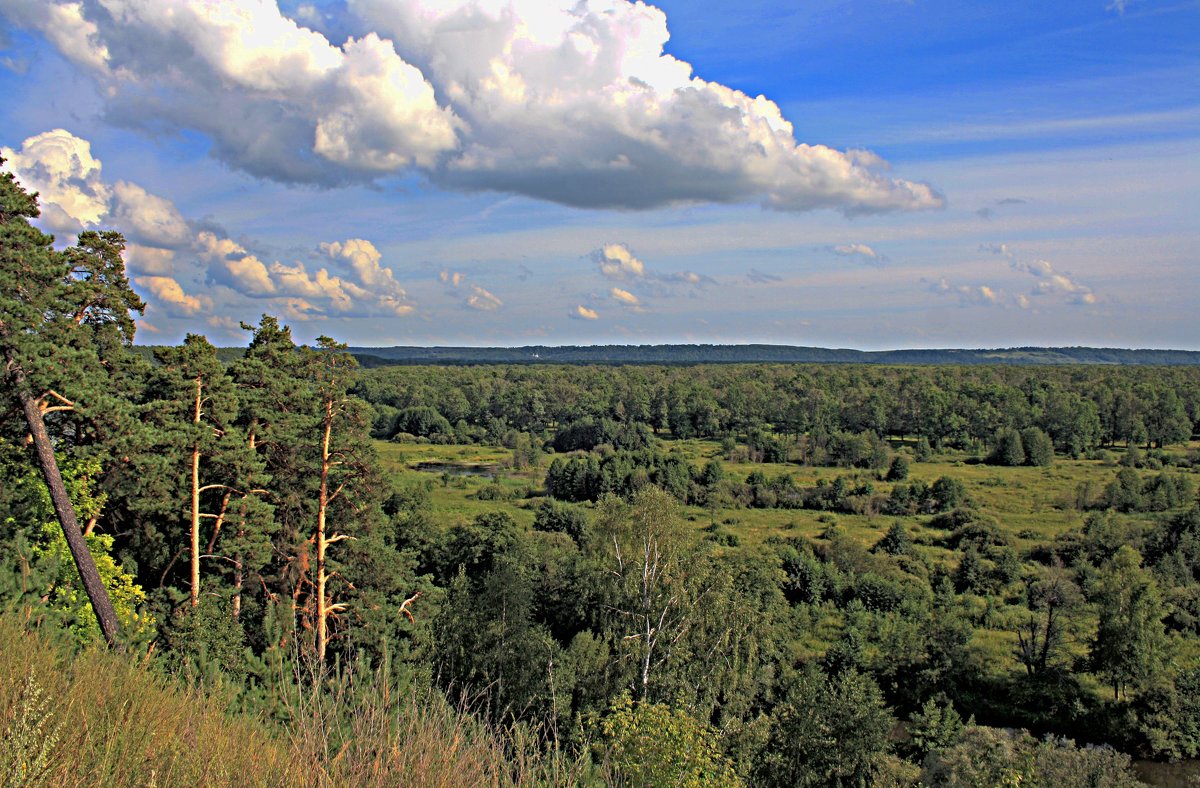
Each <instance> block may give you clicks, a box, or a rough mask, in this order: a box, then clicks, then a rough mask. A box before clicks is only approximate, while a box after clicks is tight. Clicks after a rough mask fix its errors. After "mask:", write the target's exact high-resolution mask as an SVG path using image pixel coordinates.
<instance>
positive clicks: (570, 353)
mask: <svg viewBox="0 0 1200 788" xmlns="http://www.w3.org/2000/svg"><path fill="white" fill-rule="evenodd" d="M350 352H351V353H352V354H353V355H354V356H355V357H356V358H357V359H358V360H359V362H360V363H361V364H362V365H363V366H365V367H377V366H389V365H393V364H749V363H756V362H767V363H786V364H1028V365H1060V364H1130V365H1162V366H1195V365H1200V352H1198V351H1194V350H1141V349H1138V350H1130V349H1126V348H1092V347H1017V348H1002V349H995V350H955V349H931V350H874V351H871V350H852V349H847V348H819V347H799V346H793V345H762V344H758V345H563V346H558V347H551V346H545V345H529V346H526V347H512V348H505V347H415V346H396V347H351V348H350Z"/></svg>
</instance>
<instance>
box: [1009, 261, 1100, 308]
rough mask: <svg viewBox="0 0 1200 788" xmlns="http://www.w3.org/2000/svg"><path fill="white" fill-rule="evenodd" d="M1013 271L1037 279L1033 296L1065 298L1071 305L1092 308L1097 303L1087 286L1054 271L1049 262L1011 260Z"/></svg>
mask: <svg viewBox="0 0 1200 788" xmlns="http://www.w3.org/2000/svg"><path fill="white" fill-rule="evenodd" d="M1009 264H1010V265H1011V266H1012V268H1013V270H1015V271H1020V272H1022V273H1026V274H1029V275H1030V276H1032V277H1034V278H1036V279H1037V280H1038V281H1037V284H1036V285H1034V288H1033V292H1032V293H1031V295H1034V296H1052V295H1058V296H1065V297H1066V298H1067V300H1068V301H1069V302H1070V303H1073V304H1080V305H1085V306H1090V305H1091V304H1095V303H1096V300H1097V299H1096V294H1095V293H1093V292H1092V289H1091V288H1090V287H1088V286H1087V285H1085V284H1082V283H1080V282H1078V281H1076V280H1075V279H1072V278H1071V277H1070V276H1068V275H1067V274H1064V273H1062V272H1060V271H1056V270H1054V266H1053V265H1052V264H1051V263H1050V261H1048V260H1033V261H1032V262H1022V261H1018V260H1011V261H1010V263H1009Z"/></svg>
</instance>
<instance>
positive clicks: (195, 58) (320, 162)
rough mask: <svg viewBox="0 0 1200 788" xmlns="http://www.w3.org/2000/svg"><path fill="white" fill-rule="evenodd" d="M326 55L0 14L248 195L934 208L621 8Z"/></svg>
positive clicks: (217, 2) (94, 7) (252, 16)
mask: <svg viewBox="0 0 1200 788" xmlns="http://www.w3.org/2000/svg"><path fill="white" fill-rule="evenodd" d="M346 5H347V10H346V11H345V12H344V18H342V19H339V28H340V29H348V30H350V35H348V36H345V37H344V40H331V36H330V35H327V34H325V33H323V32H320V31H319V30H316V29H312V28H311V27H309V26H306V23H305V22H302V21H299V20H300V19H301V18H304V19H315V18H316V17H317V16H318V15H314V14H312V13H311V9H310V11H309V13H306V14H303V15H298V16H297V18H296V19H293V18H290V17H288V16H286V15H284V14H283V13H282V12H281V11H280V9H279V7H278V6H277V5H276V4H275V2H273V1H272V0H0V13H4V14H5V15H6V16H7V17H8V18H9V19H10V20H11V21H12V22H13V23H15V24H16V25H18V26H21V27H25V28H30V29H36V30H38V31H40V32H41V33H42V34H43V35H44V36H45V37H46V38H47V40H49V41H50V42H51V43H53V44H54V46H56V47H57V48H58V50H59V51H60V52H61V53H62V54H63V55H64V56H65V57H66V58H68V59H70V60H71V61H72V62H73V63H75V64H76V65H77V66H78V67H79V68H80V69H82V70H84V71H86V72H87V73H89V74H91V75H93V76H94V77H95V78H96V79H97V80H98V81H99V82H100V84H101V86H102V88H103V90H102V92H103V94H104V95H105V97H106V98H105V100H106V101H107V109H108V113H109V117H110V118H111V119H113V120H114V121H116V122H122V123H125V124H129V125H134V126H138V125H143V126H145V127H147V128H148V129H153V130H159V129H162V128H163V127H164V126H165V127H167V128H179V129H192V130H197V131H200V132H202V133H204V134H205V135H207V136H208V137H209V138H211V140H212V141H213V143H214V153H215V155H217V156H218V157H220V158H221V159H222V160H224V161H226V162H228V163H229V164H231V165H233V166H235V167H238V168H241V169H243V170H245V171H247V172H250V173H253V174H255V175H258V176H261V177H265V178H270V179H274V180H279V181H284V182H303V183H314V184H319V185H337V184H343V183H353V182H364V181H371V180H374V179H376V178H378V177H381V176H386V175H390V174H406V173H411V172H413V171H416V172H419V173H421V174H423V175H425V176H426V177H428V178H429V179H430V180H431V181H433V182H434V183H437V184H439V185H441V186H443V187H448V188H457V189H463V190H494V191H499V192H506V193H514V194H522V195H527V196H530V197H534V198H538V199H543V200H549V201H553V202H557V203H561V204H565V205H572V206H579V207H588V208H625V209H642V208H652V207H657V206H662V205H668V204H673V203H687V202H719V203H729V202H747V201H759V202H762V203H763V204H765V205H768V206H771V207H773V208H776V209H780V210H796V211H799V210H809V209H815V208H836V209H839V210H842V211H844V212H847V213H869V212H879V211H890V210H913V209H922V208H931V207H937V206H940V205H941V204H942V198H941V197H940V196H939V195H938V194H937V193H936V192H935V191H934V190H933V189H931V188H930V187H929V186H928V185H925V184H922V183H914V182H910V181H906V180H900V179H895V178H891V177H889V176H888V174H887V172H886V169H887V168H886V164H885V163H884V162H882V161H881V160H880V159H878V157H876V156H874V155H873V154H871V153H869V152H866V151H846V152H840V151H837V150H834V149H831V148H828V147H825V146H822V145H811V144H807V143H804V142H798V141H797V138H796V133H795V130H794V129H793V126H792V124H791V123H790V122H788V121H787V120H785V119H784V118H783V116H782V114H781V112H780V109H779V107H778V106H777V105H776V104H775V103H774V102H772V101H770V100H768V99H766V98H764V97H762V96H758V97H751V96H749V95H747V94H745V93H742V92H740V91H737V90H732V89H730V88H728V87H725V86H723V85H720V84H717V83H714V82H709V81H705V80H703V79H701V78H699V77H697V76H695V75H694V74H693V73H692V67H691V66H690V65H689V64H687V63H685V62H683V61H680V60H678V59H676V58H674V57H672V56H670V55H667V54H665V53H664V51H663V48H664V45H665V43H666V42H667V39H668V33H667V20H666V16H665V15H664V14H663V12H661V11H660V10H658V9H657V8H654V7H653V6H649V5H646V4H644V3H640V2H637V3H630V2H626V1H625V0H583V1H581V2H575V0H561V2H559V3H558V4H554V3H552V2H548V1H547V0H470V1H467V0H438V1H437V2H434V0H424V2H422V1H421V0H347V4H346Z"/></svg>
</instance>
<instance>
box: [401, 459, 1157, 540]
mask: <svg viewBox="0 0 1200 788" xmlns="http://www.w3.org/2000/svg"><path fill="white" fill-rule="evenodd" d="M377 445H378V448H379V453H380V456H381V458H382V460H383V465H384V468H385V470H386V471H387V472H388V473H390V474H391V476H392V478H393V480H394V481H395V482H396V483H397V484H402V485H403V484H414V483H423V484H427V485H431V486H432V487H431V492H432V504H433V510H434V517H435V519H436V520H437V521H438V522H441V523H443V524H445V525H446V526H449V525H452V524H454V523H455V522H462V521H467V520H470V519H471V518H472V517H474V516H475V515H477V514H480V513H483V512H490V511H496V510H497V509H504V510H506V511H508V512H510V513H511V514H512V515H513V517H514V518H516V519H517V521H518V522H519V523H524V524H529V523H531V522H532V520H533V515H532V513H531V512H530V511H529V509H528V508H525V507H527V506H528V503H527V499H526V496H528V495H530V494H531V493H532V494H533V495H538V494H540V491H541V488H542V484H543V478H544V473H545V467H546V465H548V460H547V459H543V461H542V464H541V467H539V468H530V469H526V470H521V471H518V470H514V469H513V468H512V467H511V460H512V453H511V452H510V451H508V450H507V449H503V448H496V447H490V446H473V445H442V446H438V445H433V444H415V443H409V444H396V443H389V442H385V441H379V442H378V443H377ZM664 448H665V450H666V451H669V452H674V453H679V454H681V455H682V456H683V457H685V458H686V459H687V460H688V461H689V462H690V463H692V464H693V465H694V466H696V467H701V466H703V465H704V463H706V462H708V461H709V460H711V459H722V457H721V448H720V445H719V444H718V443H717V442H715V441H705V440H685V441H666V442H665V444H664ZM421 463H446V464H451V465H462V466H468V467H480V466H483V467H489V468H493V469H494V472H493V473H491V474H490V475H488V476H454V475H449V476H446V475H443V474H441V473H439V472H430V471H422V470H417V466H418V465H419V464H421ZM722 465H723V467H724V469H725V474H726V476H727V477H729V478H733V479H738V480H741V479H745V478H746V476H748V475H749V474H750V473H752V472H754V471H760V472H762V473H764V474H765V475H767V476H768V477H771V476H777V475H779V474H780V473H785V472H786V473H789V474H791V475H792V476H793V477H794V478H795V479H796V481H797V483H798V484H799V485H801V486H812V485H814V484H816V483H817V481H818V480H820V479H826V480H832V479H834V478H836V477H838V476H850V477H854V478H859V479H862V480H865V481H870V482H871V483H872V484H873V485H874V487H875V490H876V491H877V492H880V493H883V494H887V493H888V492H889V491H890V490H891V487H892V485H891V484H890V483H888V482H883V481H879V480H877V479H876V473H875V472H874V471H863V470H851V469H843V468H814V467H806V466H798V465H779V464H769V463H750V462H740V463H732V462H724V461H723V462H722ZM1116 472H1117V466H1116V464H1115V462H1114V461H1112V460H1109V461H1102V460H1071V459H1064V458H1061V457H1060V458H1058V459H1056V460H1055V463H1054V465H1053V466H1052V467H1050V468H1026V467H1018V468H1007V467H999V466H994V465H985V464H983V463H981V462H978V460H977V459H976V458H974V457H973V456H971V455H967V454H963V453H948V454H942V455H937V456H935V457H934V458H933V459H932V461H930V462H921V463H913V464H912V465H911V469H910V476H909V478H910V479H922V480H924V481H926V482H930V483H932V482H933V481H934V480H935V479H937V478H939V477H941V476H952V477H954V478H956V479H960V480H962V482H963V483H964V484H965V485H966V487H967V491H968V493H969V495H970V496H971V498H972V499H973V500H974V501H975V502H976V504H977V505H978V506H979V508H980V509H982V510H983V511H984V512H986V513H987V514H989V515H991V516H993V517H995V518H996V519H997V521H998V522H999V524H1000V527H1001V529H1002V530H1003V531H1004V533H1005V535H1006V536H1007V537H1008V539H1009V540H1010V542H1011V543H1012V544H1013V546H1014V547H1015V548H1016V549H1017V550H1018V551H1020V550H1025V549H1028V548H1030V547H1032V546H1034V545H1036V544H1039V543H1045V542H1048V541H1052V540H1053V539H1054V538H1055V537H1057V536H1059V535H1060V534H1063V533H1065V532H1067V531H1070V530H1073V529H1078V528H1080V527H1081V526H1082V525H1083V521H1084V518H1085V517H1086V514H1087V513H1086V512H1081V511H1079V510H1078V509H1076V507H1075V499H1076V495H1077V490H1078V488H1079V486H1080V485H1081V484H1085V483H1089V482H1090V483H1091V484H1092V485H1093V488H1094V489H1095V490H1099V489H1102V488H1103V487H1104V485H1105V484H1107V483H1108V482H1109V481H1111V480H1112V479H1113V477H1114V476H1115V475H1116ZM493 483H495V484H498V485H500V487H501V488H502V489H504V490H505V491H506V493H507V495H508V496H509V498H510V500H500V501H497V500H479V499H478V498H477V497H476V496H477V495H478V493H479V490H480V489H481V488H483V487H485V486H487V485H489V484H493ZM684 514H685V517H686V518H687V520H688V521H689V522H692V523H694V524H695V526H696V528H697V529H698V530H699V529H703V528H704V527H706V526H709V525H710V524H712V523H713V522H716V523H719V524H721V525H722V527H723V528H724V529H725V530H727V531H729V532H730V533H733V534H736V535H737V537H738V539H739V542H740V544H741V545H742V546H747V547H753V546H757V545H761V544H762V543H763V542H764V541H765V540H766V539H768V538H769V537H771V536H803V537H807V538H810V539H816V538H820V537H821V535H822V534H823V533H825V532H826V531H827V530H828V529H829V527H830V526H831V525H833V524H836V525H838V526H839V527H841V528H842V529H843V532H844V533H846V534H848V535H849V536H850V538H852V539H854V540H855V541H857V542H860V543H861V544H863V545H867V546H870V545H872V544H874V543H875V542H876V541H877V540H878V539H879V538H880V537H881V536H882V535H883V534H884V533H885V532H886V531H887V529H888V527H889V526H890V525H891V523H892V522H893V521H894V520H895V519H897V518H895V517H893V516H888V515H878V516H874V517H870V516H864V515H848V514H832V513H828V512H818V511H811V510H803V509H796V510H786V509H743V508H727V509H719V510H716V511H712V510H708V509H704V508H701V507H695V506H692V507H684ZM900 519H902V520H903V521H904V522H905V524H906V525H907V526H908V527H909V528H910V529H911V530H912V531H913V533H914V534H916V535H917V536H918V538H920V537H921V536H922V535H924V536H925V539H923V540H921V541H925V542H926V543H927V548H928V549H929V551H930V557H931V558H934V559H935V560H936V559H937V558H939V557H940V551H939V549H938V548H936V547H930V546H928V542H930V541H933V540H934V539H936V538H937V537H939V536H941V535H942V534H941V532H940V531H936V530H932V529H928V528H927V527H926V526H925V523H926V522H927V521H928V519H929V518H928V517H906V518H900ZM1143 519H1144V520H1145V521H1146V522H1147V523H1149V522H1151V521H1152V520H1153V517H1152V516H1146V517H1144V518H1143Z"/></svg>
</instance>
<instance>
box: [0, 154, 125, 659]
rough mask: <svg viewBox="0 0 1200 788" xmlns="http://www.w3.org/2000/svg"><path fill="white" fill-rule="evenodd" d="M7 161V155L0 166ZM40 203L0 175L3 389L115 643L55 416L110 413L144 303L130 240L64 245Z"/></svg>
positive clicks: (87, 239) (93, 237) (90, 237)
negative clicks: (116, 371)
mask: <svg viewBox="0 0 1200 788" xmlns="http://www.w3.org/2000/svg"><path fill="white" fill-rule="evenodd" d="M2 163H3V162H2V161H0V164H2ZM37 216H38V207H37V200H36V199H35V197H34V196H32V195H30V194H28V193H27V192H25V190H24V189H22V188H21V187H20V185H18V184H17V182H16V180H15V179H14V178H13V176H12V175H11V174H10V173H3V174H0V354H2V359H3V365H4V366H3V370H2V373H0V378H2V380H3V384H4V385H3V386H2V387H0V391H2V392H3V394H2V395H0V396H3V397H4V399H6V400H10V401H11V402H12V404H13V405H15V406H16V407H17V409H19V411H20V412H21V414H22V415H23V417H24V420H25V425H26V427H27V429H28V430H29V439H30V441H31V443H32V444H33V448H34V451H35V455H36V458H37V463H38V466H39V467H40V469H41V472H42V475H43V477H44V478H45V481H46V485H47V487H48V488H49V491H50V497H51V500H52V502H53V505H54V511H55V514H56V516H57V517H58V520H59V524H60V525H61V526H62V529H63V535H64V537H65V538H66V540H67V545H68V548H69V550H70V553H71V556H72V558H73V559H74V561H75V564H76V567H77V568H78V570H79V575H80V578H81V579H82V581H83V585H84V589H85V591H86V593H87V595H88V599H89V600H90V602H91V605H92V609H93V610H94V612H95V614H96V618H97V620H98V622H99V624H100V629H101V632H102V633H103V635H104V638H105V640H106V641H108V643H109V644H110V645H113V644H115V643H116V641H117V636H118V630H119V624H118V621H117V616H116V612H115V610H114V608H113V605H112V602H111V600H110V599H109V597H108V594H107V592H106V591H105V589H104V585H103V582H102V581H101V578H100V575H99V573H98V572H97V570H96V565H95V561H94V560H93V559H92V556H91V553H90V552H89V551H88V548H87V545H86V543H85V541H84V537H83V533H82V530H81V529H80V526H79V522H78V520H77V518H76V514H75V510H74V507H73V506H72V504H71V500H70V498H69V496H68V494H67V490H66V487H65V485H64V483H63V479H62V474H61V472H60V471H59V467H58V462H57V459H56V457H55V444H54V442H53V440H52V438H51V437H50V432H49V430H48V428H47V419H48V418H52V419H54V418H57V416H55V414H64V413H67V412H73V413H74V414H75V416H76V417H79V418H84V419H86V418H87V416H88V415H89V414H90V413H99V412H103V410H104V407H105V405H106V401H107V399H108V396H107V394H106V386H105V378H106V377H107V376H108V374H109V371H110V370H111V369H112V368H113V365H114V363H116V362H115V360H114V357H116V356H118V355H119V354H120V353H121V352H123V350H124V349H125V348H126V347H127V346H128V345H129V344H131V343H132V341H133V334H134V324H133V319H132V318H131V317H130V314H129V313H130V312H131V311H141V310H142V309H143V308H144V305H143V304H142V302H141V301H140V300H139V299H138V297H137V295H136V294H135V293H134V292H133V290H132V289H131V288H130V286H129V281H128V279H127V278H126V276H125V266H124V261H123V260H122V259H121V253H122V252H123V250H124V239H123V238H122V237H121V236H120V235H119V234H117V233H111V232H104V233H98V232H90V231H89V232H84V233H81V234H80V236H79V239H78V241H77V243H76V245H75V246H74V247H72V248H70V249H68V250H67V251H65V252H57V251H55V250H54V248H53V246H52V243H53V238H51V237H50V236H48V235H45V234H44V233H42V232H40V231H38V230H37V229H35V228H34V227H33V226H32V225H30V223H29V220H30V219H33V218H36V217H37Z"/></svg>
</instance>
